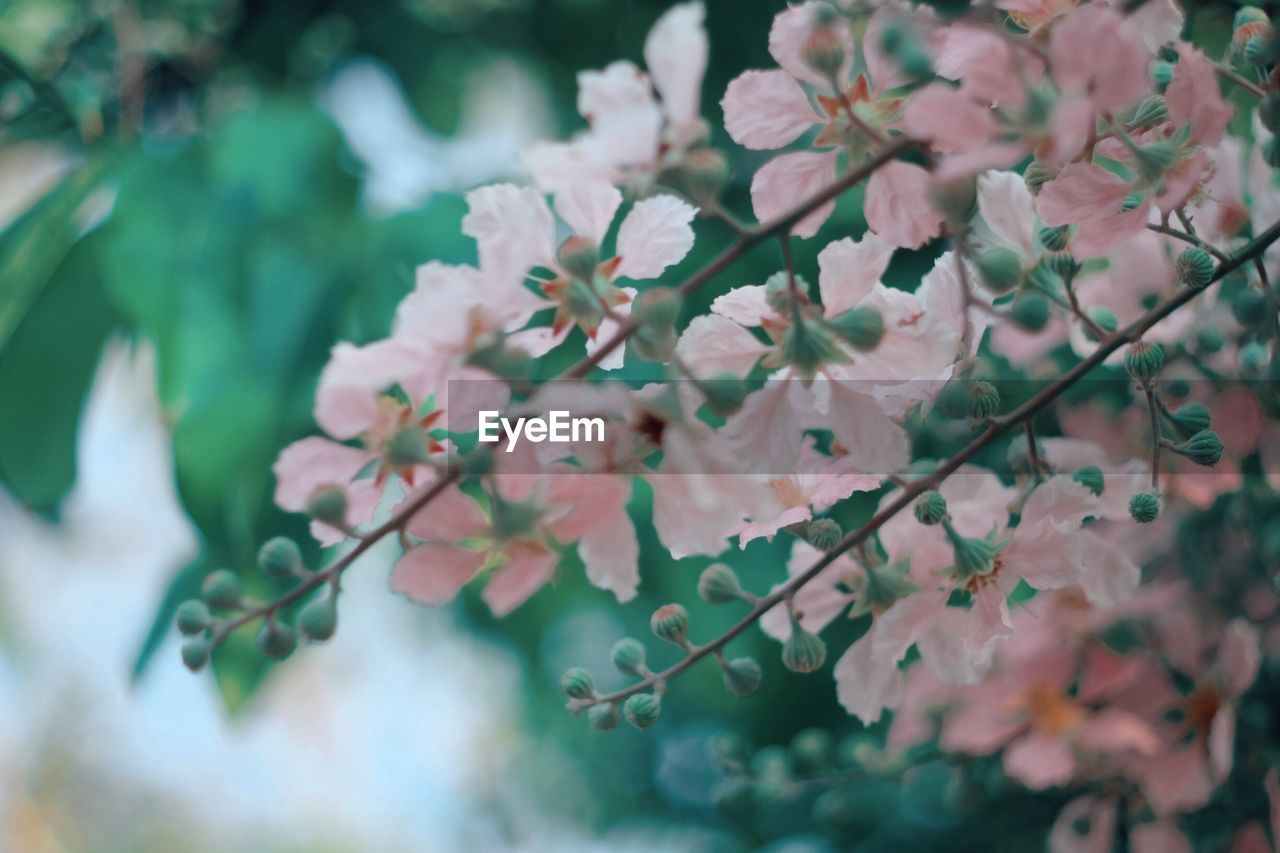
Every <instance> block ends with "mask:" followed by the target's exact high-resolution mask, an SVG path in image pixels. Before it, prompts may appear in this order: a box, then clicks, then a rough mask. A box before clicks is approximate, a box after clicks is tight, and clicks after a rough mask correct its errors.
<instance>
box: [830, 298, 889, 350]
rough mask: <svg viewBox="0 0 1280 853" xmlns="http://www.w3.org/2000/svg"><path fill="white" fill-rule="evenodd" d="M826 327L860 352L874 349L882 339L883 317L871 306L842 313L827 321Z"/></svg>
mask: <svg viewBox="0 0 1280 853" xmlns="http://www.w3.org/2000/svg"><path fill="white" fill-rule="evenodd" d="M827 325H828V326H830V327H831V330H832V331H833V332H835V333H836V334H837V335H839V336H840V337H841V338H843V339H844V340H845V341H846V342H848V344H849V345H850V346H852V347H853V348H854V349H856V350H861V351H862V352H869V351H870V350H873V349H875V348H876V347H877V346H879V345H880V339H881V338H883V337H884V315H883V314H881V313H880V311H879V309H876V308H873V307H871V306H857V307H855V308H850V309H849V310H848V311H843V312H841V313H839V314H837V315H836V316H835V317H832V318H831V319H830V320H828V321H827Z"/></svg>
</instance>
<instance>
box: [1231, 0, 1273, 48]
mask: <svg viewBox="0 0 1280 853" xmlns="http://www.w3.org/2000/svg"><path fill="white" fill-rule="evenodd" d="M1270 31H1271V20H1270V18H1268V17H1267V13H1266V12H1264V11H1263V10H1262V9H1259V8H1258V7H1257V6H1242V7H1241V8H1240V9H1238V10H1236V16H1235V19H1234V20H1233V21H1232V24H1231V38H1232V40H1233V41H1234V42H1235V43H1236V45H1237V46H1240V45H1244V44H1247V43H1248V42H1249V40H1250V39H1252V38H1255V37H1257V36H1261V35H1265V34H1267V33H1269V32H1270Z"/></svg>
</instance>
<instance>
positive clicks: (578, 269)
mask: <svg viewBox="0 0 1280 853" xmlns="http://www.w3.org/2000/svg"><path fill="white" fill-rule="evenodd" d="M556 263H558V264H560V268H561V269H562V270H564V271H565V272H566V273H568V274H569V275H570V276H571V277H573V278H575V279H577V280H578V281H580V282H591V281H594V280H595V277H596V267H598V266H599V265H600V249H599V247H598V246H596V244H595V243H594V242H593V241H591V240H588V239H587V238H586V237H579V236H577V235H576V234H575V235H574V236H572V237H570V238H568V239H567V240H565V241H564V242H563V243H561V244H560V248H559V249H557V250H556Z"/></svg>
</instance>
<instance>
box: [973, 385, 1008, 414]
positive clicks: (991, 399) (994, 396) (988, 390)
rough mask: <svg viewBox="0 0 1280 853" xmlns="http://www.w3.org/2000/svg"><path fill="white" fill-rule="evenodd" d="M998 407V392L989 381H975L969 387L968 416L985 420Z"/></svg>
mask: <svg viewBox="0 0 1280 853" xmlns="http://www.w3.org/2000/svg"><path fill="white" fill-rule="evenodd" d="M999 409H1000V392H999V391H997V390H996V386H994V385H992V384H991V383H990V382H975V383H973V387H972V388H971V389H969V416H970V417H972V418H975V419H977V420H986V419H987V418H989V417H991V416H992V415H994V414H995V413H996V412H997V411H999Z"/></svg>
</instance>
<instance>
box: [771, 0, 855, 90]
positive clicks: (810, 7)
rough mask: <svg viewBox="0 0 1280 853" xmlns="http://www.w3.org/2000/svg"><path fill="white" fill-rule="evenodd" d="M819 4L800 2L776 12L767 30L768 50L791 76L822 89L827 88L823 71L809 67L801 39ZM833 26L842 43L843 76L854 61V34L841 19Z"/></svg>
mask: <svg viewBox="0 0 1280 853" xmlns="http://www.w3.org/2000/svg"><path fill="white" fill-rule="evenodd" d="M821 6H822V4H821V3H803V4H801V5H799V6H792V7H791V8H789V9H786V10H784V11H782V12H779V13H778V15H777V16H776V17H775V18H774V19H773V27H772V28H770V30H769V53H770V54H772V55H773V58H774V60H775V61H776V62H777V63H778V65H780V66H782V68H783V70H785V71H786V72H787V73H788V74H790V75H791V76H792V77H794V78H796V79H797V80H803V81H804V82H806V83H812V84H814V85H815V86H820V87H822V88H824V89H825V88H828V84H827V80H826V77H825V75H823V74H820V73H819V72H817V71H814V70H813V69H812V68H810V67H809V63H807V62H805V61H804V57H803V53H804V43H805V41H806V40H807V39H808V38H809V34H810V33H812V32H813V24H814V15H815V14H817V12H818V10H819V9H820V8H821ZM836 26H837V28H838V33H839V36H840V41H841V44H842V46H843V47H844V55H845V61H844V65H843V66H842V67H841V69H840V72H839V74H838V77H839V78H840V79H841V80H843V79H844V78H846V77H847V76H848V75H849V67H850V65H851V64H852V62H853V37H852V36H851V35H850V34H849V28H848V27H847V26H846V25H844V24H843V23H837V24H836Z"/></svg>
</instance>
